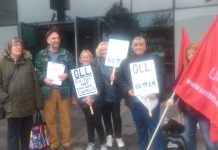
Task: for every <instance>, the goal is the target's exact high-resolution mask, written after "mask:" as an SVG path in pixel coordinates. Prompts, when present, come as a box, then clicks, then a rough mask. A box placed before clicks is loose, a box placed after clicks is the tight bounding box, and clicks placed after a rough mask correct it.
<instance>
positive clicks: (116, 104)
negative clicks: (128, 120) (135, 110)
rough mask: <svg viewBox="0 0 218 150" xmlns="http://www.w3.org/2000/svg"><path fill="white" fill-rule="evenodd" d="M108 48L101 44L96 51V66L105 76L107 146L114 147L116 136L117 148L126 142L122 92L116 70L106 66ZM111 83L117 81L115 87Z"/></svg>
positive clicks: (104, 111)
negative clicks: (121, 103)
mask: <svg viewBox="0 0 218 150" xmlns="http://www.w3.org/2000/svg"><path fill="white" fill-rule="evenodd" d="M107 48H108V43H107V42H101V43H99V45H98V47H97V49H96V59H95V62H94V63H95V65H97V66H98V68H100V71H101V73H102V75H103V82H104V99H105V105H104V106H103V112H102V113H103V120H104V125H105V130H106V135H107V142H106V145H107V146H108V147H112V145H113V136H115V139H116V142H117V146H118V147H124V142H123V139H122V138H121V134H122V120H121V116H120V102H121V94H120V93H121V92H120V90H119V87H118V85H117V84H116V76H115V73H113V70H114V69H113V67H110V66H106V65H105V58H106V54H107ZM111 81H115V82H113V85H111ZM111 118H112V120H111ZM112 124H113V125H112ZM113 129H114V131H113ZM113 134H114V135H113Z"/></svg>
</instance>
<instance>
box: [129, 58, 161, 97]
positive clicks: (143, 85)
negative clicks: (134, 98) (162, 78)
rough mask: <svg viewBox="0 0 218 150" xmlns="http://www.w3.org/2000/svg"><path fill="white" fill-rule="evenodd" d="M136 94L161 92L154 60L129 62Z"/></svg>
mask: <svg viewBox="0 0 218 150" xmlns="http://www.w3.org/2000/svg"><path fill="white" fill-rule="evenodd" d="M129 67H130V71H131V76H132V85H133V89H134V93H135V95H139V96H144V95H145V94H152V93H159V87H158V82H157V76H156V70H155V65H154V60H147V61H142V62H136V63H131V64H129Z"/></svg>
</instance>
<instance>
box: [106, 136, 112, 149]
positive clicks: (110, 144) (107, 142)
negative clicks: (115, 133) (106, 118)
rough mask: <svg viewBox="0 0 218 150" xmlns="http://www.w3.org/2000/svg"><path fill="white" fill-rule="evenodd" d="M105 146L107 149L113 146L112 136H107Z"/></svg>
mask: <svg viewBox="0 0 218 150" xmlns="http://www.w3.org/2000/svg"><path fill="white" fill-rule="evenodd" d="M106 145H107V146H108V147H112V146H113V138H112V135H108V136H107V141H106Z"/></svg>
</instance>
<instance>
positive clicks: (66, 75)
mask: <svg viewBox="0 0 218 150" xmlns="http://www.w3.org/2000/svg"><path fill="white" fill-rule="evenodd" d="M58 78H59V79H60V80H61V81H64V80H66V79H67V78H68V74H67V73H64V74H62V75H58Z"/></svg>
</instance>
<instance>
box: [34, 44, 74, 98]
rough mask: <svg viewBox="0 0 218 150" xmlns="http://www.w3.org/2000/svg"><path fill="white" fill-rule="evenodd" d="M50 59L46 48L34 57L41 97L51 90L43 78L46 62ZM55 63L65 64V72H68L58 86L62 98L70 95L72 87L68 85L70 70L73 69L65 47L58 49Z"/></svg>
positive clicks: (69, 54) (70, 56) (47, 94)
mask: <svg viewBox="0 0 218 150" xmlns="http://www.w3.org/2000/svg"><path fill="white" fill-rule="evenodd" d="M50 60H51V57H50V55H49V51H48V49H43V50H41V51H40V52H39V53H38V54H37V55H36V59H35V65H36V69H37V73H38V76H39V80H40V85H41V94H42V97H43V99H46V98H47V97H48V96H49V95H50V92H51V89H52V87H50V86H49V85H46V84H45V83H44V79H45V77H46V74H47V64H48V62H49V61H50ZM57 63H60V64H63V65H65V72H66V73H68V76H69V78H68V79H66V80H64V81H63V82H62V84H61V86H60V91H61V96H62V98H70V97H72V89H71V85H70V78H71V76H72V75H71V73H70V70H71V69H73V59H72V55H71V53H70V52H69V51H67V50H66V49H62V48H60V49H59V56H58V58H57Z"/></svg>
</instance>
